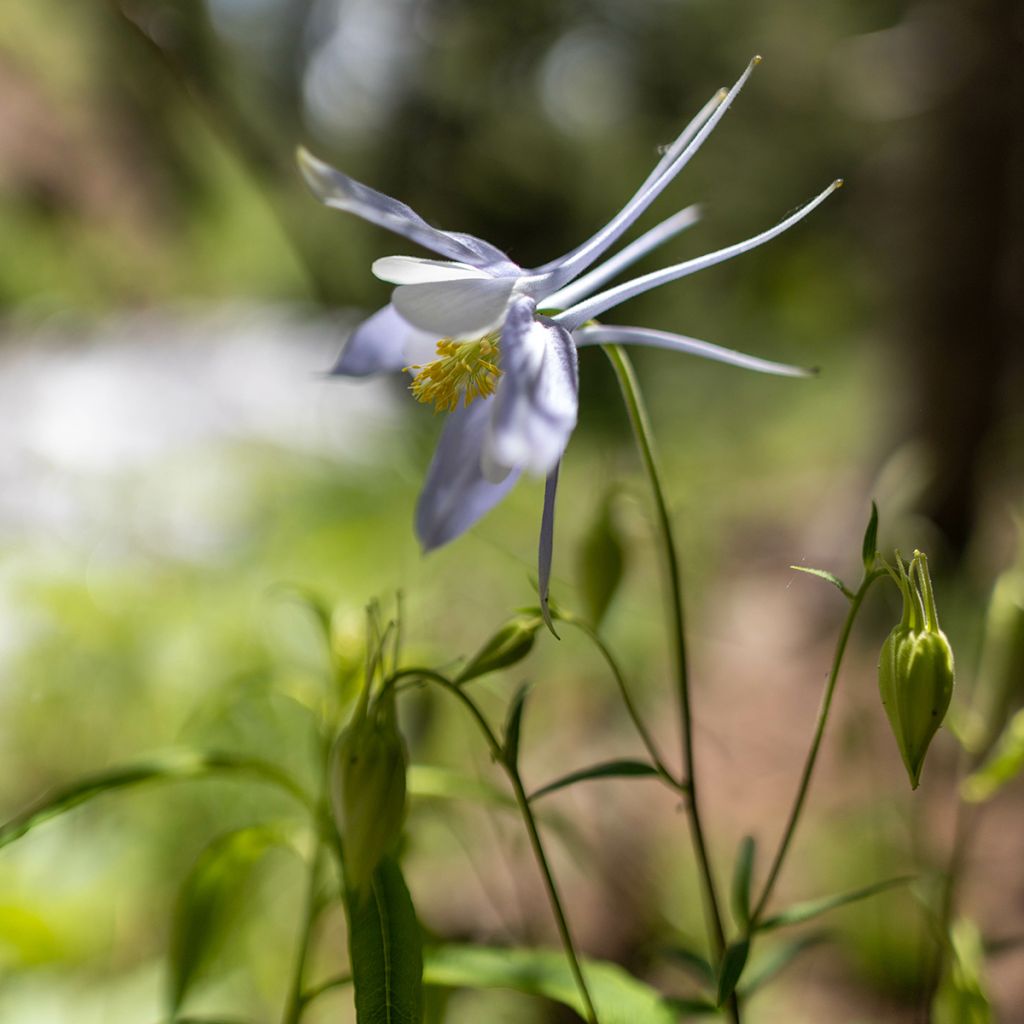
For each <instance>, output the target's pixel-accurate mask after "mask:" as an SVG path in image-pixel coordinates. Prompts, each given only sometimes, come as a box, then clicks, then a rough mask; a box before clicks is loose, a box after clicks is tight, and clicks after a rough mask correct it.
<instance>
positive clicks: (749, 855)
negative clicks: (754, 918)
mask: <svg viewBox="0 0 1024 1024" xmlns="http://www.w3.org/2000/svg"><path fill="white" fill-rule="evenodd" d="M756 851H757V842H756V841H755V839H754V837H753V836H744V837H743V839H741V840H740V848H739V852H738V853H737V854H736V865H735V867H734V868H733V873H732V888H731V890H730V892H731V895H732V913H733V917H735V919H736V924H737V925H738V926H739V927H740V928H742V929H743V930H744V931H745V930H746V928H747V925H748V924H750V878H751V875H752V873H753V870H754V854H755V852H756Z"/></svg>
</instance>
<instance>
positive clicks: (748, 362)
mask: <svg viewBox="0 0 1024 1024" xmlns="http://www.w3.org/2000/svg"><path fill="white" fill-rule="evenodd" d="M573 338H574V339H575V340H576V344H577V345H579V346H581V347H582V346H583V345H646V346H648V347H651V348H666V349H669V350H670V351H672V352H685V353H687V354H689V355H693V356H700V357H702V358H703V359H711V360H714V361H715V362H717V363H728V364H729V365H730V366H741V367H743V369H745V370H755V371H757V372H758V373H772V374H775V375H777V376H779V377H813V376H814V371H813V370H807V369H804V368H803V367H800V366H790V365H788V364H787V363H773V362H771V361H770V360H768V359H758V357H757V356H748V355H746V354H744V353H743V352H735V351H734V350H733V349H731V348H723V347H722V346H721V345H713V344H712V343H711V342H710V341H699V340H698V339H697V338H686V337H684V336H683V335H681V334H671V333H669V332H668V331H650V330H648V329H647V328H645V327H613V326H612V325H610V324H594V325H593V326H590V327H581V328H579V330H576V331H574V332H573Z"/></svg>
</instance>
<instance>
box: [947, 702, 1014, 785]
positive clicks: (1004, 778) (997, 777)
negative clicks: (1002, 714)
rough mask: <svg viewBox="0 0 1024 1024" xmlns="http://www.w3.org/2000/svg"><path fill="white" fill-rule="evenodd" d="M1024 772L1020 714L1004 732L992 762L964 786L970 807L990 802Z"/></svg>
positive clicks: (970, 776) (979, 770)
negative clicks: (971, 804) (986, 801)
mask: <svg viewBox="0 0 1024 1024" xmlns="http://www.w3.org/2000/svg"><path fill="white" fill-rule="evenodd" d="M1022 769H1024V711H1018V712H1017V713H1016V714H1015V715H1014V716H1013V718H1011V719H1010V722H1009V724H1008V725H1007V726H1006V728H1005V729H1004V730H1003V734H1002V736H1000V737H999V741H998V742H997V743H996V747H995V750H993V751H992V755H991V756H990V757H989V759H988V760H987V761H986V762H985V763H984V764H983V765H982V766H981V767H980V768H979V769H978V770H977V771H976V772H974V773H973V774H972V775H968V776H967V778H966V779H964V781H963V783H962V784H961V789H960V792H961V793H962V795H963V798H964V799H965V800H967V801H969V802H970V803H982V802H984V801H985V800H989V799H991V798H992V797H993V796H994V795H995V794H996V793H997V792H998V791H999V790H1000V789H1002V787H1003V786H1005V785H1006V783H1007V782H1010V781H1011V780H1012V779H1015V778H1016V777H1017V776H1018V775H1019V774H1020V773H1021V770H1022Z"/></svg>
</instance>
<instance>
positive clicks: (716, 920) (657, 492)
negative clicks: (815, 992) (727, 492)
mask: <svg viewBox="0 0 1024 1024" xmlns="http://www.w3.org/2000/svg"><path fill="white" fill-rule="evenodd" d="M602 347H603V348H604V351H605V354H606V355H607V356H608V359H609V360H610V362H611V364H612V368H613V369H614V371H615V376H616V377H617V378H618V381H619V387H620V389H621V390H622V397H623V401H624V403H625V406H626V412H627V414H628V416H629V421H630V424H631V426H632V428H633V436H634V437H635V438H636V443H637V448H638V449H639V451H640V458H641V460H642V461H643V464H644V470H645V472H646V473H647V478H648V482H649V483H650V486H651V492H652V494H653V496H654V506H655V511H656V513H657V518H658V532H659V534H660V537H661V544H662V548H663V555H664V562H665V568H666V571H667V573H668V584H669V593H670V597H671V601H672V625H671V628H670V633H671V636H672V644H673V653H674V656H675V663H676V685H677V689H678V694H679V717H680V726H681V729H680V731H681V741H682V754H683V778H684V779H685V780H686V783H687V790H686V807H687V811H688V813H689V818H690V835H691V836H692V839H693V846H694V852H695V854H696V857H697V866H698V868H699V870H700V875H701V879H702V881H703V886H704V904H705V912H706V917H707V921H708V931H709V933H710V935H711V939H712V944H713V947H714V949H715V953H716V956H717V958H718V960H719V962H721V959H722V956H723V954H724V953H725V928H724V926H723V924H722V912H721V909H720V906H719V901H718V894H717V891H716V886H715V877H714V874H713V872H712V870H711V861H710V858H709V857H708V849H707V843H706V842H705V839H704V828H703V825H702V823H701V816H700V804H699V801H698V799H697V778H696V772H695V770H694V756H693V714H692V711H691V708H690V678H689V668H688V662H687V655H686V633H685V629H684V622H685V617H684V612H683V587H682V576H681V572H680V568H679V555H678V551H677V548H676V542H675V535H674V533H673V531H672V520H671V518H670V517H669V512H668V504H667V502H666V501H665V492H664V489H663V488H662V485H661V474H660V473H659V471H658V465H657V461H656V459H655V457H654V443H653V435H652V431H651V425H650V421H649V419H648V416H647V409H646V407H645V406H644V401H643V396H642V394H641V392H640V384H639V382H638V381H637V379H636V373H635V372H634V370H633V364H632V363H631V362H630V360H629V357H628V356H627V355H626V353H625V352H624V351H623V350H622V349H621V348H619V347H618V346H617V345H604V346H602ZM730 1013H731V1016H732V1018H733V1020H734V1021H737V1022H738V1021H739V1010H738V1008H737V1006H736V1001H735V999H734V1000H732V1002H731V1005H730Z"/></svg>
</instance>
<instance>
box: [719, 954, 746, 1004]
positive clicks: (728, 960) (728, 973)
mask: <svg viewBox="0 0 1024 1024" xmlns="http://www.w3.org/2000/svg"><path fill="white" fill-rule="evenodd" d="M749 954H750V940H749V939H740V940H739V942H733V943H730V944H729V945H728V946H727V947H726V950H725V956H723V957H722V966H721V967H720V968H719V971H718V995H717V996H716V997H715V1001H716V1002H717V1004H718V1005H719V1006H724V1005H725V1004H726V1003H727V1002H728V1000H729V997H730V996H731V995H732V994H733V992H734V991H735V989H736V984H737V982H739V980H740V975H742V974H743V968H744V967H745V966H746V965H747V957H748V956H749Z"/></svg>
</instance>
